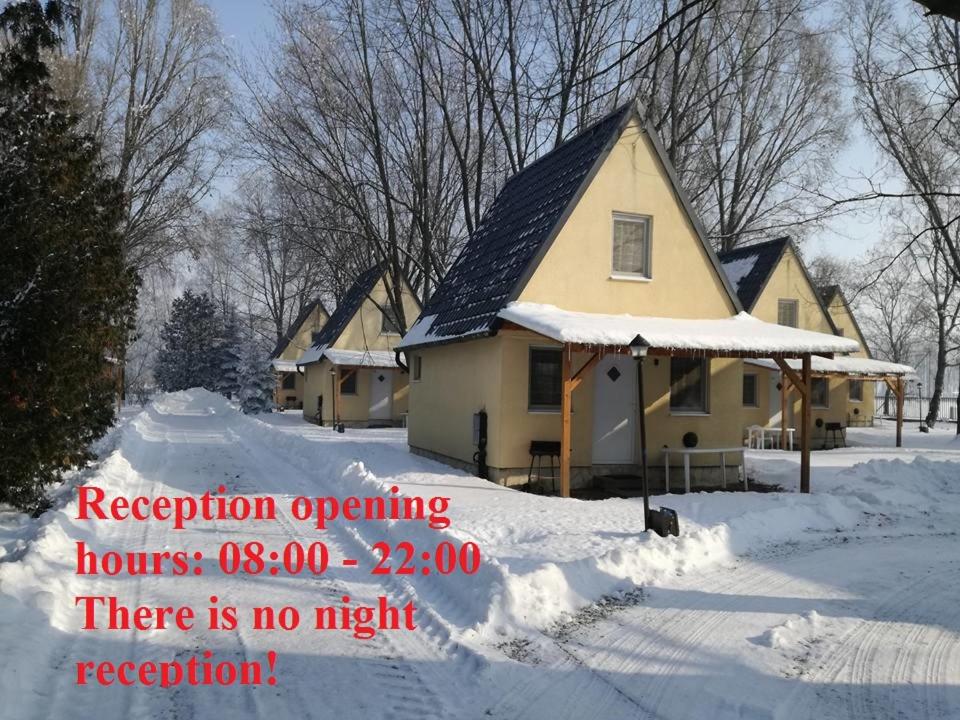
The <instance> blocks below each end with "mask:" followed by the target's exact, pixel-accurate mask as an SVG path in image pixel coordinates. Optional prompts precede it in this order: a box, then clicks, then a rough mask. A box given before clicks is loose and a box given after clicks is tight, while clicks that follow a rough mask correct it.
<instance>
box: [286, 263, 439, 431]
mask: <svg viewBox="0 0 960 720" xmlns="http://www.w3.org/2000/svg"><path fill="white" fill-rule="evenodd" d="M389 278H390V276H389V274H388V273H387V272H386V271H385V269H384V268H383V267H382V266H380V265H375V266H374V267H372V268H370V269H368V270H366V271H364V272H363V273H361V274H360V276H359V277H358V278H357V279H356V281H355V282H354V283H353V285H352V286H351V287H350V289H349V290H348V291H347V293H346V294H345V295H344V297H343V299H342V300H341V301H340V304H339V305H337V309H336V310H335V311H334V313H333V315H331V316H330V319H329V320H328V321H327V324H326V325H325V326H324V327H323V329H322V330H321V331H320V332H319V333H317V334H316V336H315V337H314V338H313V343H312V344H311V346H310V348H309V349H308V350H307V351H306V352H305V353H304V354H303V356H302V357H300V359H299V360H298V361H297V367H298V368H299V369H300V370H301V371H302V372H303V386H304V399H303V417H304V418H306V419H307V420H309V421H311V422H315V423H319V424H321V425H332V424H343V425H345V426H351V427H384V426H396V425H401V424H403V422H404V419H405V418H406V414H407V386H408V383H407V373H406V370H405V368H403V367H401V366H400V365H399V364H398V363H397V356H396V352H395V351H394V348H395V346H396V345H397V344H399V342H400V338H401V336H402V335H403V332H404V331H405V330H406V327H404V325H403V324H401V323H400V322H399V320H398V319H397V317H396V314H395V313H394V312H393V310H392V305H391V303H390V302H389V299H388V298H389V295H388V291H389V290H390V289H391V288H390V286H389V282H390V279H389ZM401 285H402V287H401V288H400V298H401V301H402V303H403V311H404V314H405V315H406V317H407V318H415V317H416V316H417V314H418V313H419V312H420V304H419V302H418V301H417V298H416V296H415V295H414V294H413V292H412V291H411V289H410V287H409V285H408V284H407V282H406V281H405V280H403V281H401ZM390 294H391V295H392V294H393V293H392V292H391V293H390Z"/></svg>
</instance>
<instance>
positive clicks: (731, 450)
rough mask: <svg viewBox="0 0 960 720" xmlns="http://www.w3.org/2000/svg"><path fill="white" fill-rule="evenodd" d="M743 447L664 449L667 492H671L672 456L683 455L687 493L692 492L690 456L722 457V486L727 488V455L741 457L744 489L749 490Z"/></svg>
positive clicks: (684, 481) (684, 482)
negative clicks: (708, 455) (709, 455)
mask: <svg viewBox="0 0 960 720" xmlns="http://www.w3.org/2000/svg"><path fill="white" fill-rule="evenodd" d="M744 449H745V448H743V446H741V447H726V448H664V449H663V470H664V477H665V479H666V486H667V492H668V493H669V492H670V456H671V455H681V456H682V457H683V487H684V490H686V492H690V456H691V455H707V454H715V455H719V456H720V484H721V486H722V487H724V488H726V487H727V462H726V460H727V455H730V454H739V455H740V474H741V475H743V489H744V490H746V489H747V466H746V464H745V462H744V456H743V451H744Z"/></svg>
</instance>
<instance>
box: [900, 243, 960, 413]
mask: <svg viewBox="0 0 960 720" xmlns="http://www.w3.org/2000/svg"><path fill="white" fill-rule="evenodd" d="M910 257H911V259H912V261H913V263H914V265H915V267H916V274H917V276H918V277H919V281H920V283H921V284H922V288H923V293H922V294H921V296H920V297H919V298H918V303H919V305H920V307H921V308H922V309H921V313H922V317H923V319H924V320H925V321H926V322H925V326H926V328H927V329H928V333H929V336H930V341H931V343H932V344H933V346H934V348H935V351H934V357H935V359H936V365H935V369H934V375H933V389H932V390H931V393H930V404H929V406H928V408H927V415H926V418H925V421H926V423H927V425H929V426H930V427H934V426H935V425H936V423H937V421H938V420H939V413H940V399H941V398H942V397H943V385H944V379H945V377H946V373H947V368H948V367H949V366H950V365H951V364H952V363H951V360H952V355H953V353H955V352H956V348H955V347H953V346H952V345H953V343H954V342H955V337H956V333H957V332H958V330H960V281H958V280H957V278H956V277H954V275H953V274H952V273H951V272H950V271H949V269H948V268H947V258H946V257H945V256H944V253H943V252H942V251H941V249H939V248H938V247H937V246H936V245H934V244H933V243H931V242H929V240H926V241H925V242H917V243H914V244H913V245H912V246H911V247H910Z"/></svg>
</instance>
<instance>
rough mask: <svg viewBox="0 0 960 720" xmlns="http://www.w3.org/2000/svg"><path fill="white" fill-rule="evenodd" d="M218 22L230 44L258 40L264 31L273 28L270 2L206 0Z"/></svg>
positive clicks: (249, 42)
mask: <svg viewBox="0 0 960 720" xmlns="http://www.w3.org/2000/svg"><path fill="white" fill-rule="evenodd" d="M207 4H208V5H210V7H212V8H213V10H214V12H215V13H216V14H217V19H218V20H219V22H220V29H221V30H222V31H223V34H224V36H225V37H226V38H227V40H228V42H229V44H230V45H231V46H232V45H234V43H235V42H239V43H241V44H244V45H249V44H253V43H256V42H259V40H260V39H262V37H263V34H264V31H265V30H269V29H272V28H273V11H272V10H271V8H270V3H268V2H261V1H260V0H207Z"/></svg>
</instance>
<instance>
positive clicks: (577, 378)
mask: <svg viewBox="0 0 960 720" xmlns="http://www.w3.org/2000/svg"><path fill="white" fill-rule="evenodd" d="M564 352H566V351H564ZM599 360H600V353H594V354H593V355H592V356H591V358H590V359H589V360H587V361H586V362H585V363H584V364H583V367H581V368H580V369H579V370H577V372H576V373H574V375H573V377H572V378H571V380H572V381H573V389H574V390H576V389H577V388H578V387H580V383H582V382H583V378H584V375H586V373H587V372H589V371H590V369H591V368H592V367H593V366H594V365H596V364H597V362H599Z"/></svg>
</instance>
